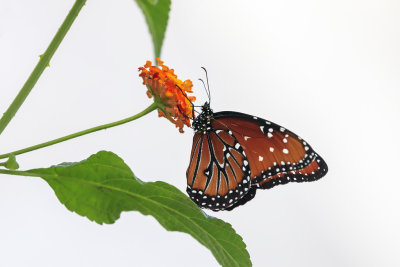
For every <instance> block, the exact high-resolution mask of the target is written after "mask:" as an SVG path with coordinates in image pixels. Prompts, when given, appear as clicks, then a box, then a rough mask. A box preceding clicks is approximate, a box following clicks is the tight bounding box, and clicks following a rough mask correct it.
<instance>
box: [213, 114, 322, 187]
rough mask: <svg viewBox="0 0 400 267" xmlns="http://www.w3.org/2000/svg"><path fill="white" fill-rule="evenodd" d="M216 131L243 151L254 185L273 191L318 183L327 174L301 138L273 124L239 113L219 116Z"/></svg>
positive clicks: (320, 160) (320, 162)
mask: <svg viewBox="0 0 400 267" xmlns="http://www.w3.org/2000/svg"><path fill="white" fill-rule="evenodd" d="M212 127H213V128H214V129H229V130H230V131H232V132H233V134H234V136H235V138H236V139H237V140H238V142H239V143H240V144H241V146H242V147H243V149H244V151H245V153H246V155H247V158H248V161H249V164H250V170H251V182H252V185H253V186H255V187H257V188H272V187H273V186H275V185H277V184H285V183H288V182H305V181H315V180H317V179H319V178H321V177H323V176H324V175H325V174H326V173H327V172H328V166H327V165H326V163H325V161H324V160H323V159H322V158H321V157H320V156H319V155H318V154H317V153H315V151H314V150H313V149H312V148H311V146H310V145H309V144H308V143H307V142H306V141H304V140H303V139H302V138H300V137H299V136H297V135H296V134H294V133H293V132H291V131H289V130H287V129H285V128H284V127H281V126H279V125H277V124H275V123H273V122H270V121H267V120H264V119H261V118H257V117H253V116H250V115H247V114H242V113H238V112H229V111H228V112H218V113H215V114H214V121H213V122H212Z"/></svg>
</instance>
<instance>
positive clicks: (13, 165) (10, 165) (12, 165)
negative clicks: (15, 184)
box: [2, 154, 19, 170]
mask: <svg viewBox="0 0 400 267" xmlns="http://www.w3.org/2000/svg"><path fill="white" fill-rule="evenodd" d="M2 165H3V166H4V167H6V168H7V169H9V170H18V168H19V165H18V162H17V159H16V158H15V156H14V155H12V154H11V155H10V156H9V157H8V160H7V161H6V162H4V163H3V164H2Z"/></svg>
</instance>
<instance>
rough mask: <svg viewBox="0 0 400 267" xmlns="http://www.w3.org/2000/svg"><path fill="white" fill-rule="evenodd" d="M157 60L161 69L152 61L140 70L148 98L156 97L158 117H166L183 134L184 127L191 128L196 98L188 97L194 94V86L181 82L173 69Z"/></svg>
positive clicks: (188, 81)
mask: <svg viewBox="0 0 400 267" xmlns="http://www.w3.org/2000/svg"><path fill="white" fill-rule="evenodd" d="M156 59H157V61H158V65H159V67H158V66H152V63H151V61H147V62H146V65H144V67H140V68H139V71H140V74H139V76H140V77H142V79H143V84H144V85H146V86H147V96H148V97H149V98H152V97H154V102H156V103H157V104H158V107H159V109H158V115H159V116H160V117H166V118H167V119H168V120H169V121H171V122H172V123H174V124H175V125H176V127H178V128H179V132H181V133H183V127H184V126H185V125H186V126H188V127H189V126H190V119H191V118H192V117H193V106H192V103H191V102H193V101H195V100H196V97H194V96H188V95H187V93H193V91H192V87H193V84H192V82H191V81H190V80H185V81H184V82H182V81H181V80H179V79H178V76H177V75H176V74H175V73H174V70H173V69H170V68H168V67H167V66H165V65H164V62H163V61H161V60H160V59H159V58H156Z"/></svg>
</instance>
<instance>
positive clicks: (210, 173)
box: [186, 91, 328, 211]
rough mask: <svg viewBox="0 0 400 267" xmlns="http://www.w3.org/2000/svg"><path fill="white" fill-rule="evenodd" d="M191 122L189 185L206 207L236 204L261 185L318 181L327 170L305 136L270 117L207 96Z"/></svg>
mask: <svg viewBox="0 0 400 267" xmlns="http://www.w3.org/2000/svg"><path fill="white" fill-rule="evenodd" d="M208 94H209V91H208ZM192 128H193V129H194V130H195V135H194V137H193V147H192V152H191V156H190V163H189V167H188V169H187V171H186V177H187V190H186V191H187V193H188V194H189V196H190V198H191V199H192V200H193V201H194V202H195V203H196V204H197V205H198V206H199V207H201V208H207V209H211V210H213V211H219V210H232V209H234V208H236V207H238V206H240V205H243V204H245V203H246V202H247V201H249V200H251V199H252V198H254V196H255V194H256V190H257V189H270V188H272V187H274V186H276V185H279V184H286V183H289V182H298V183H299V182H310V181H315V180H318V179H320V178H321V177H323V176H324V175H325V174H326V173H327V172H328V166H327V165H326V163H325V161H324V160H323V159H322V158H321V157H320V156H319V155H318V154H317V153H316V152H315V151H314V150H313V149H312V148H311V146H310V145H309V144H308V143H307V142H306V141H304V140H303V139H302V138H300V137H299V136H298V135H296V134H294V133H293V132H291V131H289V130H287V129H285V128H284V127H281V126H280V125H278V124H275V123H273V122H271V121H267V120H264V119H261V118H258V117H254V116H250V115H247V114H243V113H239V112H232V111H223V112H217V113H213V111H212V109H211V108H210V105H209V103H208V102H206V103H205V104H204V105H203V106H202V112H201V113H200V114H199V115H198V116H197V117H196V118H194V120H193V126H192Z"/></svg>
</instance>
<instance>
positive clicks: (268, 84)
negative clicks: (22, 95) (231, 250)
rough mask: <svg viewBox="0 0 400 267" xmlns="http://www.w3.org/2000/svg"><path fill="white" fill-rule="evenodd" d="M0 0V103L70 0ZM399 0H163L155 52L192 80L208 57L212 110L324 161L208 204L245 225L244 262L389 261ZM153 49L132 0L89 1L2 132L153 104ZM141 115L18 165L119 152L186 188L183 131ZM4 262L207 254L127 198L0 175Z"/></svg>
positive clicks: (149, 173)
mask: <svg viewBox="0 0 400 267" xmlns="http://www.w3.org/2000/svg"><path fill="white" fill-rule="evenodd" d="M72 4H73V1H72V0H69V1H66V0H59V1H52V0H37V1H28V0H19V1H18V0H0V111H1V112H4V111H5V110H6V108H7V107H8V105H9V104H10V103H11V101H12V99H13V98H14V97H15V95H16V93H17V92H18V90H19V89H20V88H21V86H22V85H23V83H24V82H25V80H26V78H27V77H28V75H29V74H30V72H31V70H32V69H33V67H34V66H35V64H36V63H37V61H38V57H39V55H40V54H42V53H43V52H44V50H45V49H46V47H47V45H48V43H49V42H50V40H51V38H52V37H53V35H54V34H55V32H56V30H57V28H58V27H59V25H60V24H61V22H62V20H63V19H64V17H65V16H66V14H67V12H68V10H69V9H70V7H71V6H72ZM399 14H400V2H399V1H395V0H393V1H389V0H387V1H382V0H380V1H378V0H376V1H372V0H371V1H368V0H362V1H361V0H359V1H356V0H353V1H351V0H350V1H349V0H339V1H337V0H335V1H333V0H332V1H326V0H323V1H318V0H314V1H312V0H306V1H294V0H291V1H290V0H286V1H227V0H225V1H211V0H209V1H193V0H191V1H188V0H186V1H173V4H172V11H171V13H170V20H169V25H168V29H167V32H166V39H165V43H164V47H163V56H162V59H163V60H164V61H165V62H166V64H167V65H169V66H171V67H173V68H175V70H176V73H177V74H178V75H179V78H181V79H191V80H192V81H194V83H195V91H196V95H197V96H198V99H199V100H198V103H199V104H202V103H203V102H204V101H205V100H206V96H205V92H204V90H203V88H202V86H201V85H200V83H199V82H198V81H197V78H200V77H201V78H204V73H203V72H202V70H201V69H200V67H201V66H205V67H207V69H208V71H209V77H210V84H211V93H212V107H213V109H214V111H222V110H235V111H240V112H245V113H248V114H252V115H256V116H259V117H263V118H266V119H269V120H272V121H274V122H277V123H279V124H281V125H282V126H284V127H287V128H289V129H290V130H292V131H294V132H296V133H297V134H299V135H300V136H302V137H303V138H305V139H306V140H307V141H308V142H310V143H311V144H312V146H313V148H314V149H315V150H316V151H317V152H318V153H319V154H320V155H322V157H323V158H324V159H325V160H326V162H327V163H328V166H329V173H328V174H327V176H326V177H324V178H323V179H321V180H319V181H318V182H314V183H306V184H289V185H285V186H279V187H277V188H274V189H272V190H266V191H260V192H258V193H257V196H256V198H255V199H254V200H252V201H251V202H249V203H248V204H246V205H245V206H244V207H241V208H238V209H236V210H234V211H232V212H219V213H212V212H210V214H212V215H213V216H217V217H219V218H221V219H224V220H226V221H227V222H230V223H231V224H232V225H233V227H234V228H235V229H236V231H237V232H238V233H239V234H240V235H241V236H242V237H243V238H244V240H245V242H246V244H247V246H248V250H249V252H250V255H251V259H252V262H253V264H254V266H278V267H283V266H288V267H291V266H307V267H309V266H318V267H319V266H334V267H337V266H363V267H366V266H400V256H399V252H400V251H399V249H400V230H399V225H400V214H399V213H400V211H399V204H400V193H399V186H400V181H399V179H400V177H399V174H398V172H397V169H398V164H399V160H400V157H399V149H400V141H399V140H400V138H399V137H398V136H399V134H400V133H399V130H400V127H399V119H400V118H399V115H400V105H399V100H400V49H399V47H400V16H399ZM152 57H153V48H152V44H151V39H150V35H149V34H148V30H147V27H146V25H145V23H144V18H143V16H142V14H141V12H140V10H139V8H138V7H137V6H136V4H135V3H134V1H132V0H121V1H106V0H97V1H88V2H87V4H86V6H85V7H84V8H83V10H82V12H81V14H80V15H79V17H78V19H77V20H76V22H75V24H74V25H73V27H72V29H71V30H70V32H69V33H68V35H67V36H66V38H65V40H64V42H63V43H62V44H61V46H60V48H59V49H58V51H57V52H56V54H55V56H54V58H53V59H52V60H51V63H50V66H51V67H50V68H48V69H46V71H45V72H44V74H43V75H42V77H41V78H40V80H39V82H38V83H37V84H36V86H35V88H34V89H33V91H32V93H31V94H30V96H29V97H28V99H27V100H26V102H25V103H24V105H23V106H22V108H21V109H20V111H19V112H18V113H17V116H16V117H15V118H14V120H13V121H12V122H11V123H10V124H9V126H8V128H7V129H6V130H5V131H4V133H3V134H2V136H1V138H0V152H1V153H5V152H9V151H12V150H16V149H20V148H23V147H26V146H30V145H34V144H37V143H39V142H43V141H47V140H50V139H53V138H57V137H60V136H63V135H66V134H69V133H73V132H75V131H78V130H82V129H86V128H89V127H92V126H96V125H99V124H103V123H106V122H111V121H115V120H118V119H121V118H125V117H128V116H130V115H132V114H135V113H137V112H139V111H141V110H142V109H144V108H145V107H146V106H148V105H149V104H150V103H151V100H149V99H148V98H147V97H146V95H145V88H144V87H143V86H142V85H141V81H140V79H139V78H138V76H137V74H138V73H137V67H139V66H140V65H143V64H144V63H145V61H146V60H147V59H151V58H152ZM192 136H193V133H192V130H191V129H186V131H185V134H179V133H178V131H177V130H176V129H175V128H174V126H173V125H172V124H170V123H169V122H168V121H167V120H165V119H162V118H158V117H157V115H156V113H153V114H150V115H148V116H147V117H145V118H142V119H140V120H138V121H135V122H133V123H130V124H127V125H124V126H120V127H117V128H113V129H110V130H106V131H102V132H98V133H95V134H92V135H90V136H85V137H82V138H79V139H75V140H72V141H68V142H65V143H62V144H59V145H56V146H52V147H49V148H45V149H41V150H38V151H35V152H32V153H28V154H24V155H21V156H19V157H18V161H19V163H20V165H21V167H22V169H29V168H36V167H46V166H50V165H52V164H57V163H60V162H63V161H79V160H82V159H84V158H86V157H88V156H89V155H90V154H93V153H96V152H97V151H99V150H110V151H113V152H115V153H117V154H118V155H119V156H121V157H122V158H123V159H124V160H125V161H126V163H127V164H128V165H129V166H130V167H131V168H132V170H133V171H134V173H135V174H136V175H137V176H138V177H140V178H141V179H142V180H145V181H155V180H163V181H166V182H168V183H171V184H173V185H174V186H176V187H178V188H179V189H181V190H182V191H184V190H185V187H186V181H185V180H186V178H185V170H186V167H187V164H188V158H189V153H190V149H191V142H192ZM0 214H1V215H0V266H1V267H3V266H7V267H8V266H68V267H69V266H74V267H77V266H218V264H217V262H216V261H215V259H214V258H213V256H212V254H211V253H210V252H209V251H208V250H207V249H206V248H205V247H203V246H202V245H200V244H199V243H198V242H197V241H195V240H194V239H193V238H191V237H190V236H188V235H186V234H182V233H177V232H167V231H165V230H164V229H163V228H162V227H161V226H160V225H159V224H158V222H157V221H155V220H154V219H153V218H152V217H148V216H147V217H145V216H143V215H141V214H139V213H137V212H127V213H123V214H122V216H121V219H120V220H118V221H117V222H116V223H115V224H113V225H102V226H101V225H97V224H95V223H93V222H90V221H89V220H87V219H86V218H84V217H80V216H78V215H77V214H75V213H72V212H70V211H68V210H67V209H66V208H65V207H64V206H63V205H61V204H60V203H59V202H58V200H57V198H56V196H55V194H54V192H53V191H52V190H51V188H50V187H49V186H48V185H47V184H46V183H45V182H44V181H42V180H41V179H39V178H27V177H18V176H5V175H2V176H0Z"/></svg>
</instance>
